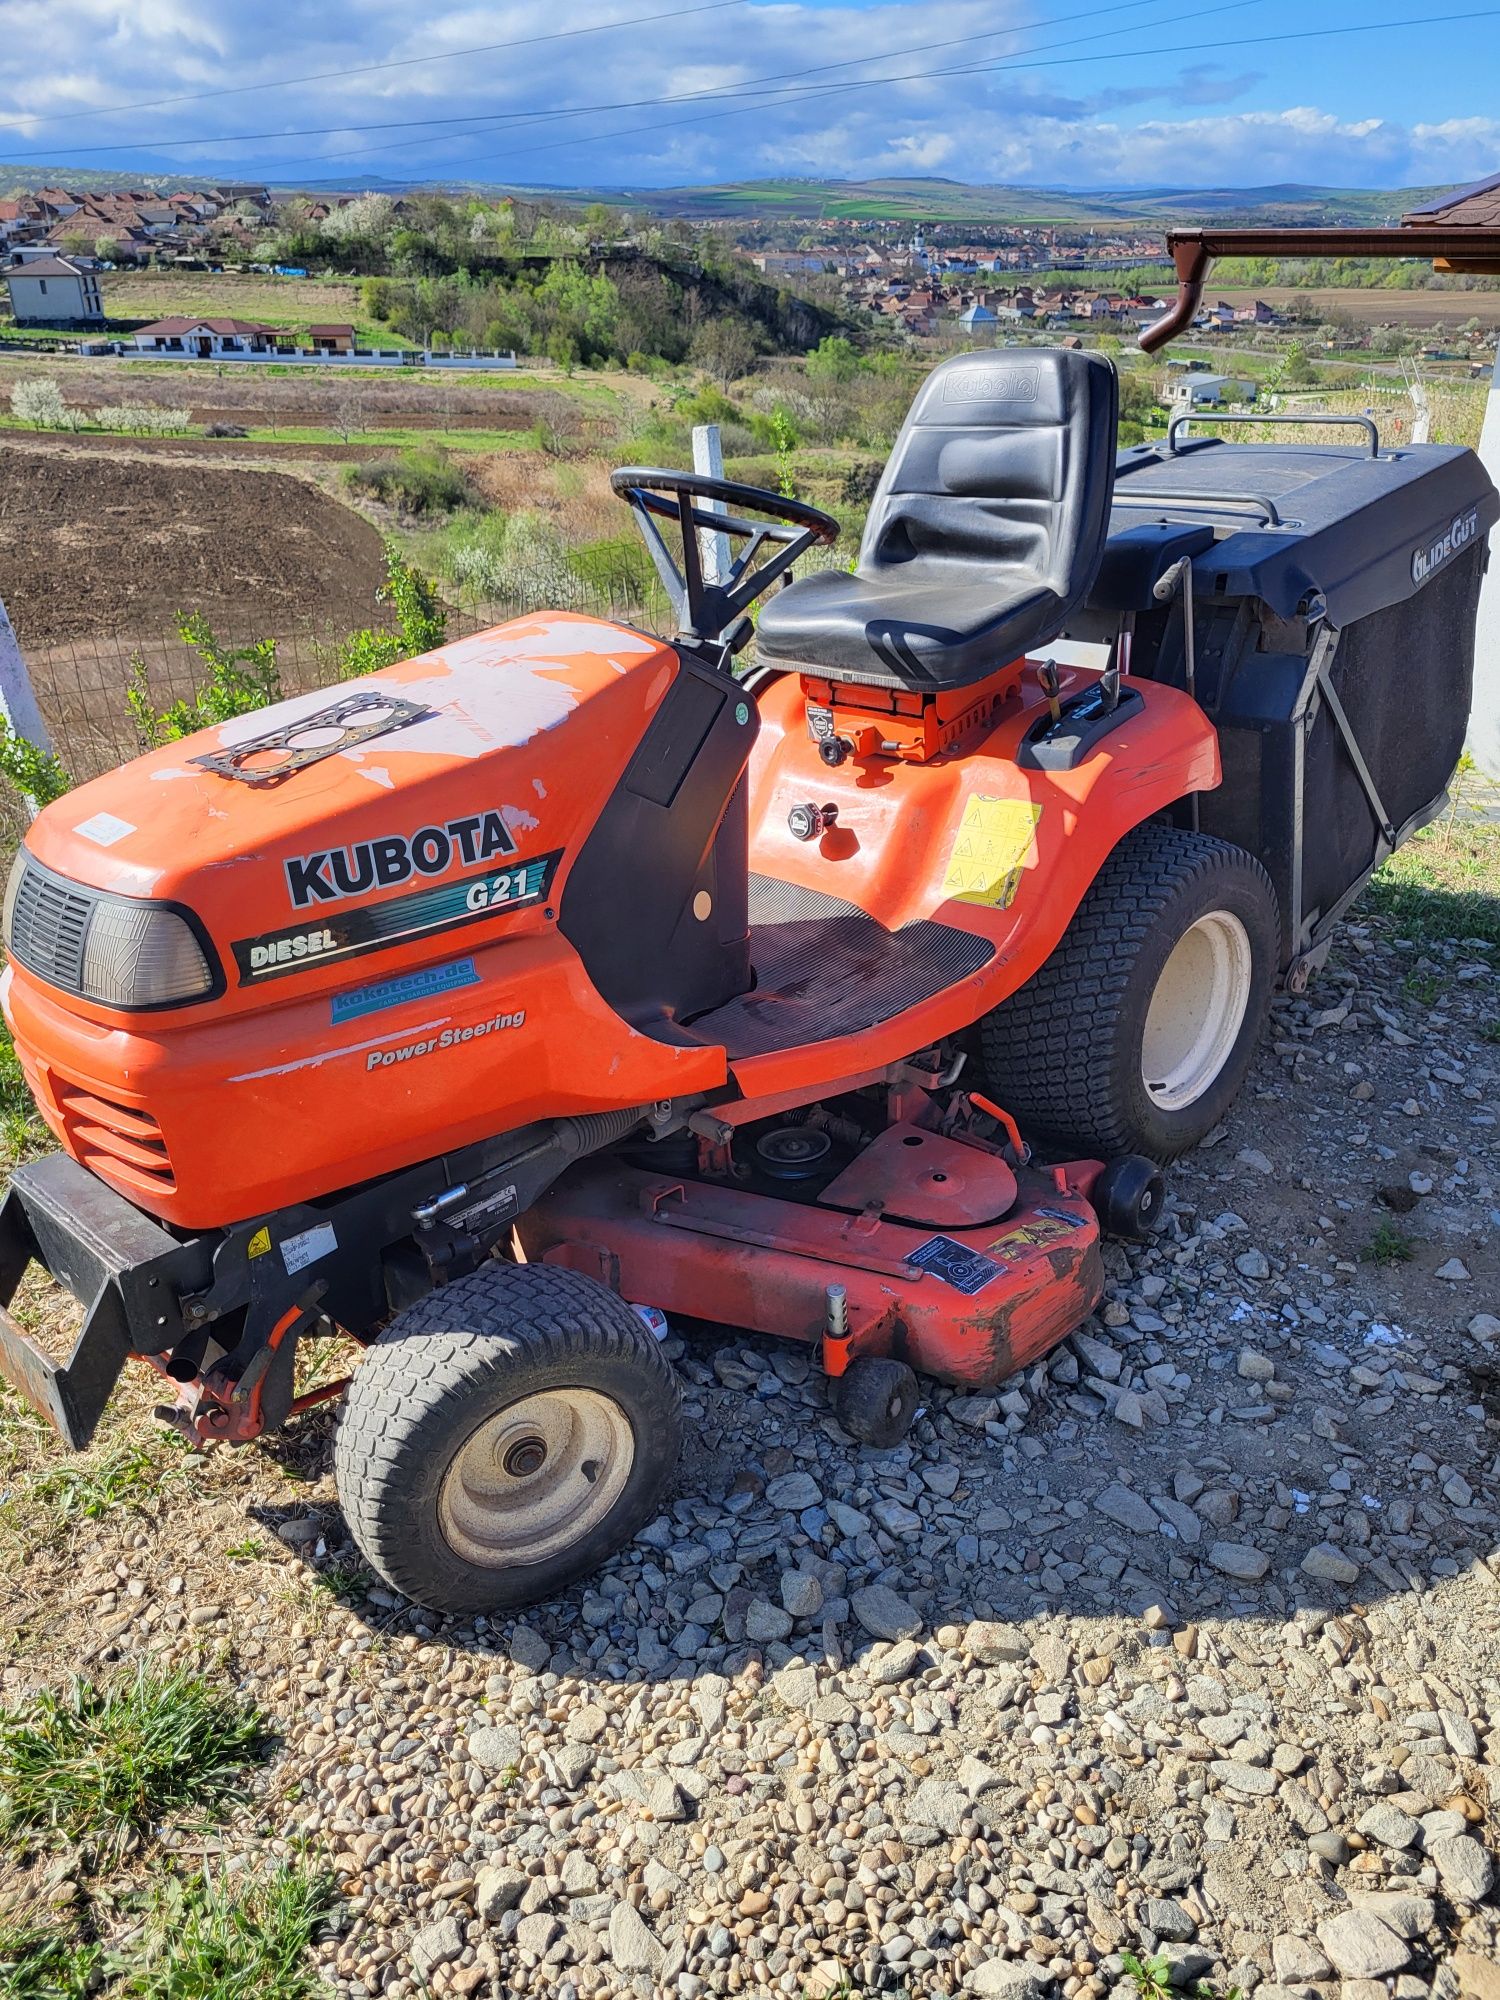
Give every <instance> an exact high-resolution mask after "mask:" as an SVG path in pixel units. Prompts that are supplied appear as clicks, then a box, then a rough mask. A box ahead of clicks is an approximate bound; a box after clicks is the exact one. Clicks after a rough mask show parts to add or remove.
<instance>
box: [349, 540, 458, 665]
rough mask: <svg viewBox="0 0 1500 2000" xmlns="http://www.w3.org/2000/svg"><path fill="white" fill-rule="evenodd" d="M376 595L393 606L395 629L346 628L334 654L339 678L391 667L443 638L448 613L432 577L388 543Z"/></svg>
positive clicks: (414, 655) (426, 649) (438, 644)
mask: <svg viewBox="0 0 1500 2000" xmlns="http://www.w3.org/2000/svg"><path fill="white" fill-rule="evenodd" d="M380 597H381V599H382V601H383V602H384V603H386V604H389V605H391V606H392V607H393V608H394V610H395V613H396V625H397V629H396V630H395V631H394V632H376V631H373V630H371V629H370V628H369V627H366V628H365V630H363V631H361V632H351V633H350V634H349V636H348V638H347V639H345V641H344V642H343V644H342V645H341V646H340V647H339V649H338V653H337V655H336V664H337V667H338V676H339V679H340V680H341V681H352V680H358V679H359V677H360V676H361V674H373V673H378V672H379V671H380V669H381V668H382V667H393V666H394V665H395V664H396V662H397V660H410V659H415V658H416V656H417V654H419V653H430V652H431V651H432V650H433V648H434V647H435V646H441V645H442V643H443V640H444V639H445V638H446V636H447V632H448V614H447V612H446V611H445V610H444V609H443V607H442V604H441V603H440V601H439V599H438V594H437V591H436V590H435V588H434V587H433V583H432V579H431V578H430V577H427V576H424V575H423V574H422V572H421V570H419V569H416V568H414V567H413V566H412V564H411V563H409V562H407V561H406V559H405V557H404V556H402V554H401V552H400V550H399V549H397V548H396V547H395V546H394V544H392V543H390V542H387V544H386V550H385V582H384V583H383V584H382V585H381V586H380Z"/></svg>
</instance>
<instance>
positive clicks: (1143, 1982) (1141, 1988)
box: [1120, 1951, 1240, 2000]
mask: <svg viewBox="0 0 1500 2000" xmlns="http://www.w3.org/2000/svg"><path fill="white" fill-rule="evenodd" d="M1120 1962H1121V1964H1122V1965H1123V1966H1124V1968H1125V1977H1126V1978H1127V1979H1128V1980H1129V1981H1130V1983H1131V1985H1132V1986H1133V1987H1134V1988H1135V1990H1136V1993H1137V1995H1138V1996H1139V2000H1181V1995H1180V1989H1178V1988H1175V1987H1174V1986H1173V1985H1172V1961H1171V1959H1169V1958H1168V1957H1167V1956H1166V1954H1165V1953H1164V1952H1163V1953H1159V1954H1158V1955H1157V1956H1156V1957H1155V1958H1148V1959H1146V1960H1144V1961H1142V1960H1141V1959H1140V1958H1138V1957H1137V1956H1136V1954H1135V1953H1134V1952H1133V1951H1122V1952H1121V1953H1120ZM1188 1991H1189V1993H1191V1994H1192V1995H1193V1996H1194V2000H1240V1988H1239V1987H1238V1986H1230V1987H1226V1988H1225V1990H1224V1992H1223V1994H1222V1995H1221V1994H1220V1993H1219V1990H1218V1988H1217V1987H1216V1986H1215V1985H1214V1984H1213V1982H1212V1981H1211V1980H1208V1979H1200V1980H1199V1981H1198V1983H1197V1984H1196V1985H1195V1986H1192V1987H1189V1988H1188Z"/></svg>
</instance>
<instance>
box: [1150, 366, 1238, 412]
mask: <svg viewBox="0 0 1500 2000" xmlns="http://www.w3.org/2000/svg"><path fill="white" fill-rule="evenodd" d="M1254 395H1255V385H1254V383H1252V382H1242V381H1240V380H1238V379H1237V378H1236V377H1234V376H1232V375H1197V374H1190V375H1179V376H1178V377H1177V378H1176V379H1175V380H1174V381H1171V382H1168V383H1167V384H1166V386H1165V388H1164V389H1163V391H1162V401H1163V402H1164V403H1165V404H1167V405H1168V406H1169V407H1170V408H1172V409H1176V410H1216V409H1219V408H1220V407H1221V406H1222V405H1223V404H1225V403H1248V402H1250V401H1251V400H1252V399H1253V397H1254Z"/></svg>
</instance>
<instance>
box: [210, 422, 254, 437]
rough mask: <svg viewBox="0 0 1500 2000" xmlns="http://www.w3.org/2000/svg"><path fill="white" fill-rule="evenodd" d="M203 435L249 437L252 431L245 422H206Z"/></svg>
mask: <svg viewBox="0 0 1500 2000" xmlns="http://www.w3.org/2000/svg"><path fill="white" fill-rule="evenodd" d="M203 435H204V436H205V437H206V438H243V437H249V435H250V433H249V431H247V430H246V429H245V426H244V425H243V424H205V425H204V426H203Z"/></svg>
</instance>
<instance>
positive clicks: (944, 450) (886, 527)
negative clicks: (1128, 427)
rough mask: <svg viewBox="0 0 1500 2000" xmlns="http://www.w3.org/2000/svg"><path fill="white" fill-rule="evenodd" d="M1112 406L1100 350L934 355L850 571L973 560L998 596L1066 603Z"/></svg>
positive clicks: (1097, 513)
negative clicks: (1045, 594)
mask: <svg viewBox="0 0 1500 2000" xmlns="http://www.w3.org/2000/svg"><path fill="white" fill-rule="evenodd" d="M1118 414H1119V386H1118V382H1117V380H1116V376H1115V371H1114V367H1113V365H1112V364H1111V363H1110V362H1109V361H1107V360H1105V359H1104V358H1103V357H1102V356H1100V355H1096V354H1085V353H1082V352H1081V351H1078V350H1075V349H1071V348H997V349H994V350H992V351H990V352H988V353H983V354H960V355H957V356H955V357H954V359H953V360H951V361H945V362H943V363H942V365H941V366H940V367H937V368H934V369H933V371H932V373H931V374H930V375H929V376H928V378H927V380H926V382H924V383H923V385H922V388H921V390H920V391H919V393H918V395H917V398H916V400H915V402H914V403H913V404H912V406H911V409H910V410H909V411H908V412H907V416H906V421H905V423H904V424H903V425H902V426H901V432H900V435H899V436H898V437H897V439H896V443H895V446H894V448H893V450H892V452H891V455H890V458H889V460H888V461H887V463H886V468H885V471H884V473H883V474H882V476H881V480H880V484H879V486H878V487H877V488H876V491H875V499H874V502H873V504H872V506H871V508H870V518H869V521H868V524H867V525H866V528H865V534H864V540H863V541H862V542H861V544H860V552H859V569H860V571H861V572H862V573H866V574H869V573H886V574H889V573H890V572H892V571H893V570H896V569H899V567H900V566H901V565H903V564H906V563H909V562H912V561H914V560H919V561H920V563H921V567H922V569H923V570H924V571H925V570H927V569H928V567H929V565H935V564H947V563H961V564H963V565H965V566H971V565H974V564H983V565H986V566H993V567H994V569H995V572H996V576H995V582H996V596H997V598H1000V597H1003V596H1006V595H1009V594H1011V593H1012V592H1014V591H1019V590H1023V589H1037V588H1042V589H1049V590H1051V591H1053V592H1054V593H1055V594H1056V595H1057V596H1058V597H1059V598H1062V599H1065V600H1067V601H1069V602H1070V603H1076V602H1077V601H1079V600H1080V599H1081V598H1082V597H1083V596H1084V595H1085V594H1086V593H1087V591H1088V589H1089V587H1090V585H1091V584H1092V582H1093V580H1094V574H1095V572H1096V570H1097V569H1098V566H1099V560H1100V556H1101V554H1102V552H1103V548H1104V539H1105V535H1106V533H1107V531H1108V527H1109V508H1110V496H1111V493H1112V491H1113V488H1114V474H1115V449H1116V442H1115V433H1116V428H1117V418H1118ZM970 574H972V569H970ZM913 580H914V581H915V578H914V579H913Z"/></svg>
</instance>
